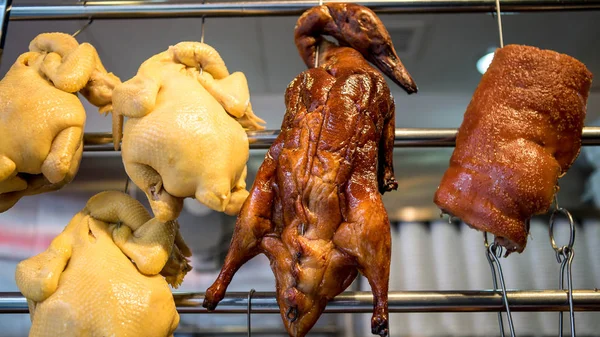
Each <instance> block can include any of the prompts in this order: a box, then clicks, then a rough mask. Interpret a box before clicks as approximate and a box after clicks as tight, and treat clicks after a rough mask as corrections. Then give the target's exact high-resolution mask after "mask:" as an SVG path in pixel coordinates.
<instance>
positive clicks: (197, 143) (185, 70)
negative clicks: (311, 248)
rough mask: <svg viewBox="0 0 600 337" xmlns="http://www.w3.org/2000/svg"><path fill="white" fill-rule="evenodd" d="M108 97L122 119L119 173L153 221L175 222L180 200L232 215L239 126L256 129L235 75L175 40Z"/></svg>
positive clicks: (203, 49)
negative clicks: (146, 203)
mask: <svg viewBox="0 0 600 337" xmlns="http://www.w3.org/2000/svg"><path fill="white" fill-rule="evenodd" d="M113 96H114V110H115V114H116V115H117V116H121V118H122V116H123V115H124V116H127V117H129V119H128V120H127V123H126V124H125V129H124V132H123V144H122V146H123V148H122V156H123V163H124V165H125V170H126V171H127V174H128V175H129V177H130V178H131V180H132V181H133V182H134V183H135V184H136V185H137V186H138V187H139V188H140V189H141V190H142V191H144V192H145V193H146V195H147V197H148V200H149V201H150V205H151V206H152V210H153V212H154V214H155V216H156V217H157V218H158V219H160V220H161V221H168V220H174V219H176V218H177V217H178V215H179V213H180V212H181V209H182V207H183V199H184V198H187V197H195V198H196V199H197V200H198V201H199V202H201V203H203V204H205V205H206V206H208V207H209V208H211V209H214V210H217V211H222V212H223V211H224V212H225V213H227V214H230V215H237V213H238V212H239V210H240V207H241V206H242V203H243V202H244V200H246V197H247V196H248V191H247V190H246V162H247V161H248V155H249V146H248V137H247V136H246V132H245V131H244V128H246V129H250V130H258V129H263V128H264V127H263V126H262V125H261V123H264V121H263V120H261V119H260V118H258V117H256V116H255V115H254V113H253V112H252V106H251V104H250V94H249V91H248V84H247V81H246V77H245V76H244V74H243V73H240V72H236V73H233V74H231V75H230V74H229V72H228V71H227V68H226V67H225V64H224V62H223V60H222V59H221V57H220V56H219V54H218V53H217V51H216V50H214V49H213V48H212V47H210V46H208V45H206V44H203V43H197V42H181V43H178V44H177V45H175V46H171V47H170V48H169V49H168V50H167V51H165V52H162V53H160V54H158V55H155V56H153V57H151V58H150V59H148V60H147V61H145V62H144V63H143V64H142V65H141V66H140V68H139V70H138V73H137V75H136V76H135V77H133V78H132V79H130V80H129V81H127V82H124V83H123V84H121V85H119V86H118V87H117V88H115V90H114V93H113ZM119 135H120V132H117V137H116V138H115V142H114V143H115V146H116V147H118V145H119V140H120V137H119Z"/></svg>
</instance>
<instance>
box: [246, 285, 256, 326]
mask: <svg viewBox="0 0 600 337" xmlns="http://www.w3.org/2000/svg"><path fill="white" fill-rule="evenodd" d="M254 293H255V291H254V288H252V289H250V291H249V292H248V318H247V321H248V337H252V316H251V313H252V295H254Z"/></svg>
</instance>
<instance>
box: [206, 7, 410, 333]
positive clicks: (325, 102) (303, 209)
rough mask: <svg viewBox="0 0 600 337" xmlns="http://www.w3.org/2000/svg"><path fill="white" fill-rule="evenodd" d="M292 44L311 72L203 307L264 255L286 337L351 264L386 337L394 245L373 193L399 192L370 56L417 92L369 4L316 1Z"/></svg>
mask: <svg viewBox="0 0 600 337" xmlns="http://www.w3.org/2000/svg"><path fill="white" fill-rule="evenodd" d="M322 35H331V36H333V37H335V38H336V39H337V40H338V42H339V44H340V46H337V45H334V44H332V43H329V42H327V41H326V40H325V39H324V38H323V36H322ZM295 42H296V45H297V47H298V50H299V52H300V55H301V56H302V58H303V60H304V62H305V63H306V65H307V66H308V67H309V68H310V69H308V70H306V71H304V72H303V73H301V74H300V75H299V76H298V77H296V78H295V79H294V80H293V81H292V82H291V83H290V84H289V86H288V88H287V90H286V94H285V104H286V107H287V109H286V114H285V117H284V120H283V123H282V127H281V133H280V134H279V136H278V137H277V139H276V140H275V142H274V143H273V145H272V146H271V148H270V150H269V152H268V153H267V155H266V157H265V161H264V162H263V164H262V166H261V167H260V169H259V170H258V173H257V176H256V179H255V181H254V185H253V186H252V189H251V191H250V196H249V197H248V199H247V200H246V202H245V203H244V205H243V207H242V209H241V211H240V214H239V216H238V219H237V223H236V227H235V232H234V234H233V238H232V241H231V246H230V248H229V252H228V254H227V257H226V259H225V264H224V266H223V268H222V270H221V273H220V274H219V276H218V279H217V280H216V281H215V283H214V284H213V285H212V286H211V287H210V288H209V289H208V290H207V292H206V297H205V300H204V304H203V305H204V307H206V308H208V309H209V310H213V309H215V307H216V306H217V304H218V302H219V301H220V300H221V299H222V298H223V296H224V294H225V291H226V289H227V287H228V285H229V283H230V282H231V280H232V278H233V275H234V274H235V272H236V271H237V270H238V269H239V268H240V267H241V266H242V265H243V264H244V263H245V262H246V261H248V260H249V259H251V258H253V257H254V256H256V255H258V254H260V253H263V254H265V255H266V256H267V257H268V258H269V260H270V261H271V268H272V270H273V273H274V274H275V278H276V287H277V301H278V304H279V307H280V311H281V316H282V318H283V322H284V324H285V327H286V329H287V331H288V333H289V334H290V335H291V336H304V335H306V334H307V332H308V331H309V330H310V329H311V328H312V326H313V325H314V324H315V323H316V321H317V320H318V318H319V316H320V315H321V313H322V312H323V310H324V309H325V306H326V305H327V302H328V301H329V300H331V299H332V298H334V297H335V296H336V295H338V294H339V293H341V292H342V291H344V289H346V288H347V287H348V286H349V285H350V284H351V283H352V281H353V280H354V279H355V277H356V276H357V272H358V271H360V272H361V273H362V274H363V275H364V276H366V277H367V279H368V280H369V283H370V285H371V288H372V290H373V294H374V313H373V318H372V332H373V333H374V334H379V335H381V336H387V334H388V317H387V314H388V310H387V292H388V279H389V266H390V245H391V242H390V228H389V226H390V224H389V221H388V217H387V213H386V210H385V208H384V205H383V202H382V198H381V195H380V193H384V192H386V191H390V190H394V189H396V188H397V183H396V180H395V178H394V171H393V157H392V151H393V146H394V133H395V132H394V131H395V127H394V125H395V123H394V109H395V107H394V101H393V98H392V96H391V94H390V90H389V88H388V86H387V84H386V82H385V79H384V78H383V76H382V75H381V74H380V73H379V72H378V71H377V70H376V69H374V68H372V67H371V65H370V64H369V63H368V62H367V60H370V61H371V62H372V63H374V64H375V65H377V66H378V67H379V69H381V70H382V71H383V72H384V73H385V74H387V75H388V76H389V77H390V78H391V79H393V80H394V81H395V82H396V83H398V84H400V85H401V86H402V88H404V89H405V90H406V91H407V92H408V93H413V92H416V91H417V87H416V85H415V83H414V82H413V80H412V78H411V77H410V75H409V74H408V72H407V71H406V70H405V69H404V66H403V65H402V63H401V62H400V59H399V58H398V56H397V54H396V52H395V50H394V47H393V45H392V41H391V38H390V35H389V33H388V32H387V30H386V29H385V27H384V26H383V24H382V22H381V21H380V20H379V18H378V17H377V16H376V15H375V14H374V13H373V12H372V11H371V10H369V9H368V8H365V7H362V6H359V5H355V4H344V3H335V4H334V3H331V4H327V5H323V6H318V7H314V8H312V9H310V10H308V11H307V12H305V13H304V14H303V15H302V16H301V17H300V18H299V20H298V23H297V25H296V30H295ZM317 46H320V47H319V48H320V49H319V66H318V67H315V56H316V48H317ZM365 58H366V59H365Z"/></svg>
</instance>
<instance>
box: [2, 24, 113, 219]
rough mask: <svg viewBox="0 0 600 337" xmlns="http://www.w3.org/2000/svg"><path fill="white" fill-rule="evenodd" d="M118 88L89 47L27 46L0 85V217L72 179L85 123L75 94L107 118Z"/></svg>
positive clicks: (40, 39) (57, 42) (56, 42)
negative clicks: (27, 198) (22, 200)
mask: <svg viewBox="0 0 600 337" xmlns="http://www.w3.org/2000/svg"><path fill="white" fill-rule="evenodd" d="M118 83H120V80H119V78H117V77H116V76H114V75H113V74H112V73H107V72H106V69H104V67H103V65H102V63H101V62H100V58H99V57H98V53H97V52H96V49H94V47H93V46H92V45H90V44H88V43H82V44H79V43H78V42H77V40H75V38H73V37H72V36H71V35H67V34H63V33H44V34H40V35H38V36H37V37H36V38H35V39H34V40H33V41H31V43H30V45H29V52H27V53H24V54H22V55H21V56H19V58H18V59H17V61H16V62H15V64H14V65H13V66H12V67H11V68H10V70H9V71H8V72H7V73H6V76H5V77H4V78H3V79H2V80H1V81H0V120H2V122H1V123H0V135H2V140H1V141H0V212H4V211H6V210H8V209H9V208H11V207H12V206H13V205H14V204H15V203H16V202H17V201H18V200H19V199H20V198H21V197H23V196H26V195H33V194H38V193H43V192H50V191H55V190H58V189H60V188H62V187H63V186H64V185H65V184H68V183H69V182H70V181H71V180H72V179H73V177H74V176H75V174H76V173H77V170H78V169H79V162H80V160H81V153H82V151H83V128H84V124H85V117H86V116H85V110H84V108H83V105H82V104H81V101H80V100H79V98H78V97H77V92H80V93H81V94H83V95H84V96H85V97H86V98H87V100H88V101H89V102H90V103H92V104H94V105H95V106H98V107H99V108H100V112H101V113H108V112H110V111H111V110H112V103H111V100H112V89H113V88H114V86H115V85H117V84H118Z"/></svg>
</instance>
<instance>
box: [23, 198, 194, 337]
mask: <svg viewBox="0 0 600 337" xmlns="http://www.w3.org/2000/svg"><path fill="white" fill-rule="evenodd" d="M186 256H190V251H189V248H188V247H187V246H186V245H185V243H184V242H183V240H182V238H181V236H180V235H179V226H178V224H177V222H175V221H170V222H167V223H163V222H159V221H157V220H156V219H150V215H149V214H148V212H147V211H146V210H145V209H144V207H143V206H142V205H141V204H140V203H139V202H138V201H137V200H134V199H132V198H131V197H129V196H128V195H126V194H123V193H120V192H102V193H99V194H97V195H95V196H94V197H92V198H91V199H90V200H89V201H88V203H87V205H86V207H85V208H84V209H83V210H82V211H81V212H79V213H78V214H76V215H75V216H74V217H73V219H72V220H71V222H70V223H69V224H68V225H67V227H66V228H65V229H64V230H63V232H62V233H61V234H59V235H58V236H57V237H56V238H55V239H54V240H53V241H52V243H51V244H50V247H49V248H48V249H47V250H46V251H45V252H43V253H41V254H39V255H36V256H34V257H31V258H29V259H27V260H24V261H22V262H20V263H19V264H18V266H17V271H16V281H17V285H18V287H19V289H20V290H21V292H22V293H23V295H24V296H25V297H26V298H27V301H28V304H29V309H30V317H31V320H32V326H31V330H30V332H29V336H30V337H46V336H47V337H55V336H65V337H66V336H120V337H126V336H131V337H134V336H135V337H137V336H146V337H167V336H173V332H174V331H175V329H176V328H177V325H178V324H179V315H178V313H177V311H176V308H175V302H174V301H173V295H172V293H171V290H170V289H169V286H168V284H167V281H169V280H170V281H172V282H174V283H172V284H173V285H177V283H180V282H181V280H182V279H183V276H184V275H185V273H187V272H188V271H189V270H190V269H191V268H190V266H189V264H188V263H187V259H186V258H185V257H186ZM159 273H160V274H162V275H159ZM163 275H164V276H166V277H167V280H166V281H165V277H163Z"/></svg>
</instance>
